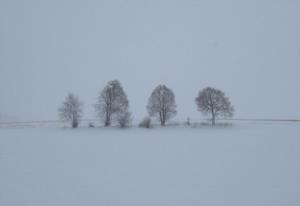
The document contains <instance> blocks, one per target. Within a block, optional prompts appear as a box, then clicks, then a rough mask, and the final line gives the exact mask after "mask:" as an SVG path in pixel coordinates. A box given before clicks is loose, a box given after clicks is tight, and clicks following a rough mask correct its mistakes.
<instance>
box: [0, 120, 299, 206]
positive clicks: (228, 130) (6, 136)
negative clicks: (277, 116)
mask: <svg viewBox="0 0 300 206" xmlns="http://www.w3.org/2000/svg"><path fill="white" fill-rule="evenodd" d="M0 205H1V206H20V205H22V206H66V205H69V206H77V205H80V206H88V205H102V206H110V205H112V206H121V205H126V206H144V205H149V206H158V205H159V206H177V205H178V206H188V205H195V206H196V205H197V206H199V205H205V206H213V205H218V206H219V205H220V206H224V205H226V206H227V205H228V206H235V205H236V206H245V205H249V206H254V205H255V206H260V205H261V206H268V205H269V206H277V205H278V206H299V205H300V124H299V123H280V122H275V123H269V124H264V123H263V122H259V123H249V122H239V123H236V124H235V125H234V126H232V127H225V128H217V129H212V128H184V127H171V128H170V127H169V128H154V129H141V128H130V129H125V130H121V129H117V128H79V129H77V130H71V129H64V128H60V127H41V128H30V127H24V128H18V127H17V128H0Z"/></svg>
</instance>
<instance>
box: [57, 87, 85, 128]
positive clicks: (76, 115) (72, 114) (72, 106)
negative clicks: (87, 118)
mask: <svg viewBox="0 0 300 206" xmlns="http://www.w3.org/2000/svg"><path fill="white" fill-rule="evenodd" d="M82 107H83V103H82V102H81V101H80V100H79V98H78V96H76V95H74V94H72V93H70V94H68V96H67V97H66V99H65V101H64V102H63V105H62V106H61V107H60V108H59V109H58V112H59V116H60V118H61V119H62V120H65V121H70V122H71V125H72V127H73V128H77V127H78V125H79V123H80V120H81V118H82V114H83V112H82Z"/></svg>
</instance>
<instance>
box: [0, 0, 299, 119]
mask: <svg viewBox="0 0 300 206" xmlns="http://www.w3.org/2000/svg"><path fill="white" fill-rule="evenodd" d="M299 76H300V1H297V0H294V1H293V0H289V1H288V0H281V1H279V0H270V1H267V0H248V1H243V0H236V1H225V0H219V1H212V0H207V1H200V0H182V1H174V0H168V1H166V0H157V1H142V0H136V1H130V0H129V1H121V0H119V1H112V0H110V1H109V0H107V1H100V0H82V1H76V0H51V1H42V0H27V1H24V0H0V114H2V115H4V114H5V115H9V116H15V117H18V120H23V121H26V120H49V119H57V108H58V107H59V106H60V104H61V102H62V100H63V99H64V97H65V96H66V94H67V92H74V93H76V94H78V95H79V97H80V98H81V99H82V101H84V103H85V113H86V115H85V117H86V118H91V117H94V110H93V106H92V105H93V104H94V103H95V101H96V97H97V93H98V92H99V91H100V90H101V89H102V88H103V87H104V86H105V84H106V83H107V81H109V80H112V79H115V78H117V79H119V80H120V81H121V83H122V85H123V87H124V89H125V91H126V92H127V94H128V97H129V100H130V104H131V111H132V112H133V115H134V116H135V117H136V118H142V117H144V116H145V115H146V109H145V106H146V104H147V100H148V97H149V95H150V93H151V91H152V90H153V89H154V88H155V87H156V86H157V85H158V84H160V83H164V84H166V85H167V86H168V87H170V88H171V89H173V91H174V93H175V95H176V100H177V105H178V118H186V117H187V116H190V117H194V118H197V117H199V118H201V117H202V116H201V114H200V113H199V112H197V110H196V105H195V103H194V98H195V97H196V95H197V93H198V91H199V90H200V89H202V88H204V87H206V86H212V87H216V88H219V89H222V90H224V91H225V92H226V94H227V95H228V96H229V97H230V99H231V100H232V103H233V105H234V106H235V109H236V115H235V116H236V117H241V118H300V81H299V79H300V78H299Z"/></svg>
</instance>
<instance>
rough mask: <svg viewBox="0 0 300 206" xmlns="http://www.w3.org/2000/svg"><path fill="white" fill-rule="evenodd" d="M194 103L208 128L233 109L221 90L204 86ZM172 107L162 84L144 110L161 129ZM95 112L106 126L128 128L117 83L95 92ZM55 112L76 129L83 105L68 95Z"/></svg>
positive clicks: (128, 118) (147, 123)
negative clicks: (207, 119)
mask: <svg viewBox="0 0 300 206" xmlns="http://www.w3.org/2000/svg"><path fill="white" fill-rule="evenodd" d="M195 102H196V105H197V107H198V110H199V111H200V112H202V113H203V114H204V115H209V116H210V117H211V122H212V125H215V122H216V118H218V117H232V116H233V112H234V108H233V106H232V105H231V103H230V101H229V98H228V97H226V96H225V94H224V92H222V91H221V90H218V89H214V88H211V87H207V88H205V89H203V90H201V91H199V94H198V96H197V97H196V99H195ZM176 107H177V106H176V102H175V95H174V93H173V91H172V90H171V89H170V88H168V87H167V86H165V85H159V86H157V87H156V88H155V89H154V90H153V92H152V93H151V95H150V98H149V100H148V105H147V111H148V114H149V116H150V117H156V118H157V119H158V121H159V122H160V124H161V126H165V125H166V122H167V121H168V120H170V119H171V118H172V117H174V116H175V115H176V113H177V110H176ZM95 110H96V112H97V116H98V117H99V118H100V119H101V120H102V122H103V123H104V126H106V127H107V126H110V125H111V124H112V123H113V122H115V123H118V124H119V126H120V127H122V128H123V127H126V126H129V125H130V123H131V121H132V116H131V112H130V111H129V101H128V98H127V95H126V93H125V92H124V90H123V87H122V86H121V84H120V82H119V81H118V80H113V81H110V82H108V84H107V85H106V86H105V88H104V89H103V90H102V91H101V92H100V93H99V96H98V100H97V103H96V104H95ZM58 111H59V115H60V117H61V119H62V120H66V121H69V122H70V123H71V125H72V127H73V128H76V127H78V125H79V123H80V120H81V118H82V114H83V103H82V102H81V101H80V100H79V98H78V96H76V95H74V94H68V96H67V97H66V99H65V101H64V102H63V105H62V107H60V108H59V110H58ZM150 122H151V119H150V118H146V119H144V120H143V121H142V122H141V124H140V125H144V127H147V128H149V127H150Z"/></svg>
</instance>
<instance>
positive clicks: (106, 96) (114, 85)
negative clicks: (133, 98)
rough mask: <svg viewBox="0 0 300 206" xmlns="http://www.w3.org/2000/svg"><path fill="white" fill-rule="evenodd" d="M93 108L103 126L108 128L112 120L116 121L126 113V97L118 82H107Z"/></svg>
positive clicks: (127, 103)
mask: <svg viewBox="0 0 300 206" xmlns="http://www.w3.org/2000/svg"><path fill="white" fill-rule="evenodd" d="M95 108H96V111H97V113H98V116H99V117H101V118H102V120H103V122H104V125H105V126H110V125H111V123H112V121H113V120H118V117H119V118H120V116H122V115H124V114H125V113H127V112H128V108H129V102H128V99H127V95H126V94H125V92H124V90H123V88H122V86H121V84H120V82H119V81H118V80H113V81H110V82H108V84H107V86H106V87H105V88H104V89H103V90H102V91H101V92H100V94H99V97H98V103H97V104H96V105H95Z"/></svg>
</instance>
